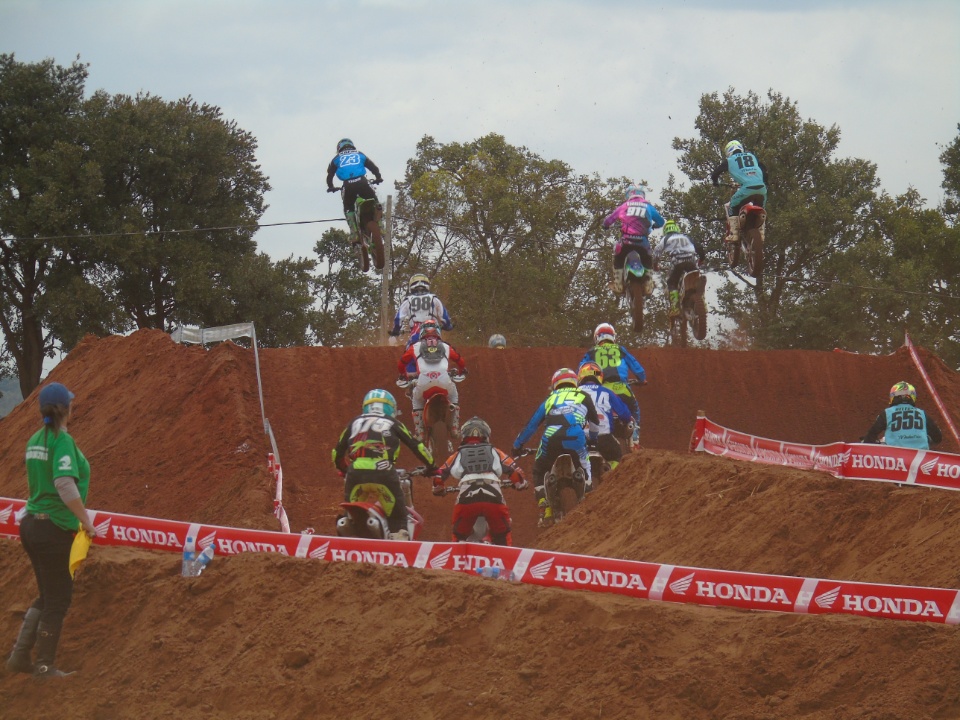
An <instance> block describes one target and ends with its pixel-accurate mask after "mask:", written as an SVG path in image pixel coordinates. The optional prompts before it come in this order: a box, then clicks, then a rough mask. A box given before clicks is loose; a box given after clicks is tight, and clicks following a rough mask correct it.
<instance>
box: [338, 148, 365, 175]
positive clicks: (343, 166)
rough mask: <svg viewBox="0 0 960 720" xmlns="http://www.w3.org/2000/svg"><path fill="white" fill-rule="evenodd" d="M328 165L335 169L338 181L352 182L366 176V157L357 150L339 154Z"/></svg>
mask: <svg viewBox="0 0 960 720" xmlns="http://www.w3.org/2000/svg"><path fill="white" fill-rule="evenodd" d="M330 165H331V166H333V167H335V168H336V175H337V177H338V178H340V180H353V179H354V178H358V177H363V176H364V175H366V174H367V156H366V155H364V154H363V153H362V152H360V151H358V150H350V151H349V152H342V153H339V154H338V155H337V156H336V157H335V158H334V159H333V160H332V161H330Z"/></svg>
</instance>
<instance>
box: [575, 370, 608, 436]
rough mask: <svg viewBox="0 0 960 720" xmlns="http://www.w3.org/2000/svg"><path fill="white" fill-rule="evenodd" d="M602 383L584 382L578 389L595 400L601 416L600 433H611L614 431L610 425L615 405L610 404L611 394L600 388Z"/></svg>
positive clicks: (598, 414)
mask: <svg viewBox="0 0 960 720" xmlns="http://www.w3.org/2000/svg"><path fill="white" fill-rule="evenodd" d="M600 387H601V386H600V385H594V384H593V383H584V384H583V385H581V386H580V387H579V388H577V389H578V390H582V391H583V392H585V393H586V394H587V395H589V396H590V398H591V399H592V400H593V404H594V406H595V407H596V408H597V417H599V418H600V435H609V434H610V433H612V432H613V430H612V429H611V427H610V417H611V416H612V415H613V407H612V406H611V405H610V396H609V395H608V394H607V393H605V392H601V391H600V390H599V388H600Z"/></svg>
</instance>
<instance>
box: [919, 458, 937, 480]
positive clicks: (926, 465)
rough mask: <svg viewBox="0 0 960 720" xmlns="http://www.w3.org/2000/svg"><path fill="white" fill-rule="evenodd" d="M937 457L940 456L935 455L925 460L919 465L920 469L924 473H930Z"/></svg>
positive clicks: (935, 464)
mask: <svg viewBox="0 0 960 720" xmlns="http://www.w3.org/2000/svg"><path fill="white" fill-rule="evenodd" d="M939 459H940V456H939V455H935V456H934V457H933V458H931V459H930V460H927V461H926V462H925V463H923V464H922V465H920V470H921V471H922V472H923V474H924V475H929V474H930V473H932V472H933V469H934V468H935V467H936V466H937V460H939Z"/></svg>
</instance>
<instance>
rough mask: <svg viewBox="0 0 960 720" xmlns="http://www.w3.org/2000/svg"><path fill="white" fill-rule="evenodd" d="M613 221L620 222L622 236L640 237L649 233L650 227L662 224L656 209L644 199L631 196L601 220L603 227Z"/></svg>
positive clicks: (608, 225) (661, 218)
mask: <svg viewBox="0 0 960 720" xmlns="http://www.w3.org/2000/svg"><path fill="white" fill-rule="evenodd" d="M615 222H619V223H620V233H621V234H622V235H623V237H631V238H641V237H646V236H647V235H648V234H649V233H650V228H651V227H655V228H657V227H660V226H661V225H663V217H662V216H661V215H660V213H659V212H657V209H656V208H655V207H654V206H653V205H651V204H650V203H648V202H647V201H646V200H644V199H642V198H639V197H632V198H630V199H629V200H627V201H626V202H625V203H624V204H623V205H621V206H620V207H618V208H617V209H616V210H614V211H613V212H612V213H610V214H609V215H607V217H605V218H604V220H603V226H604V227H605V228H608V227H610V226H611V225H613V224H614V223H615Z"/></svg>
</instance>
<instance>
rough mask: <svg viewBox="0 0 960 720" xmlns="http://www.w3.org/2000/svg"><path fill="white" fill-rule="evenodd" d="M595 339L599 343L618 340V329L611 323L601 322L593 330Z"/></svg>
mask: <svg viewBox="0 0 960 720" xmlns="http://www.w3.org/2000/svg"><path fill="white" fill-rule="evenodd" d="M593 339H594V341H595V342H596V343H597V345H599V344H600V343H602V342H605V341H608V340H609V341H610V342H616V341H617V331H616V330H614V329H613V325H611V324H610V323H600V324H599V325H597V329H596V330H594V331H593Z"/></svg>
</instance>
